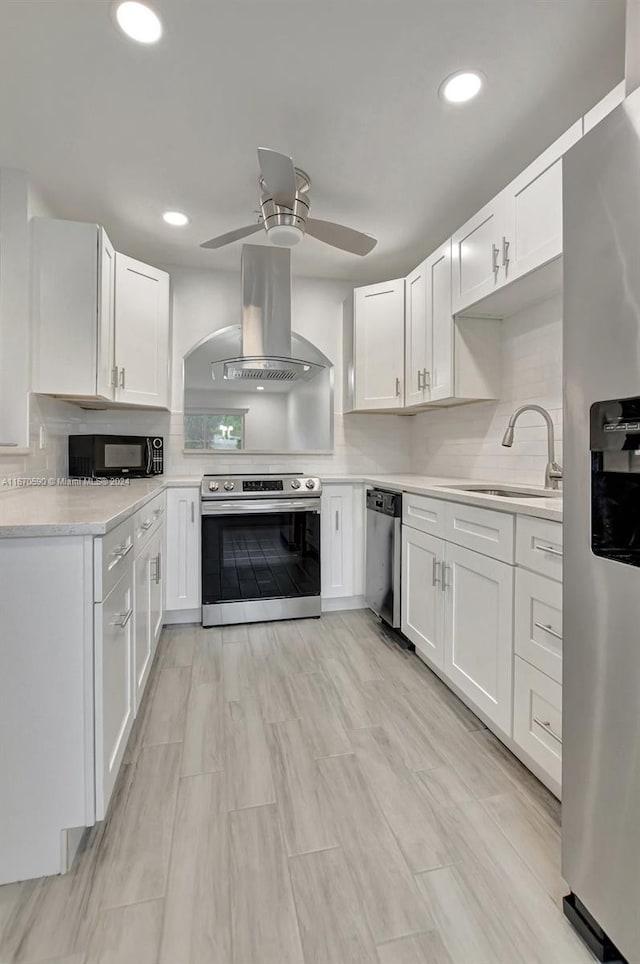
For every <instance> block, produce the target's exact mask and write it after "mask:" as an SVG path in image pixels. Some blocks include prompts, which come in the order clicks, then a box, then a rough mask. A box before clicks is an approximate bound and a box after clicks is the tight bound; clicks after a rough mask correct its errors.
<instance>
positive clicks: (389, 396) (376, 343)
mask: <svg viewBox="0 0 640 964" xmlns="http://www.w3.org/2000/svg"><path fill="white" fill-rule="evenodd" d="M354 353H355V362H354V380H355V405H354V407H355V408H356V409H357V410H360V411H362V410H366V409H394V408H402V407H403V406H404V278H400V279H398V280H396V281H389V282H385V283H384V284H376V285H369V286H368V287H365V288H356V289H355V291H354Z"/></svg>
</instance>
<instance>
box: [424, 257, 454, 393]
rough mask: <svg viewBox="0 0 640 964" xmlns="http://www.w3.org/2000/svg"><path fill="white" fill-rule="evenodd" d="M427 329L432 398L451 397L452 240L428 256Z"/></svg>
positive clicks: (452, 359)
mask: <svg viewBox="0 0 640 964" xmlns="http://www.w3.org/2000/svg"><path fill="white" fill-rule="evenodd" d="M426 263H427V331H428V332H429V333H430V334H431V343H432V348H431V379H430V384H431V393H430V397H431V401H438V400H440V399H443V398H451V397H452V396H453V394H454V385H453V371H454V369H453V362H454V358H453V334H454V332H453V315H452V313H451V241H450V240H449V241H447V242H446V243H445V244H443V245H442V247H440V248H438V250H437V251H434V253H433V254H432V255H431V256H430V257H429V258H427V262H426Z"/></svg>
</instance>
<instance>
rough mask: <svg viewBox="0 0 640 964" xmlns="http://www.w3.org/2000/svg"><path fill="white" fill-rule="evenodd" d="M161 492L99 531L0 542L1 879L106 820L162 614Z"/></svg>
mask: <svg viewBox="0 0 640 964" xmlns="http://www.w3.org/2000/svg"><path fill="white" fill-rule="evenodd" d="M165 498H166V496H165V492H160V493H158V494H155V495H153V497H152V498H150V499H149V500H148V501H147V502H146V503H145V504H144V505H143V506H142V508H140V509H138V510H137V511H132V513H131V514H130V516H129V517H128V518H127V519H125V520H124V521H123V522H120V523H119V524H118V525H117V526H116V527H115V528H113V529H111V530H110V531H109V532H107V533H106V535H104V536H90V535H88V536H87V535H77V536H73V535H61V536H51V537H34V538H28V537H27V538H17V539H15V538H14V539H0V571H1V572H2V579H0V613H2V619H1V621H0V622H1V632H0V706H1V707H2V726H1V727H0V760H2V777H1V779H2V792H1V793H0V884H4V883H11V882H14V881H17V880H27V879H30V878H33V877H41V876H48V875H53V874H60V873H65V872H66V871H67V870H68V869H69V868H70V866H71V864H72V862H73V859H74V857H75V854H76V852H77V850H78V847H79V845H80V841H81V839H82V835H83V831H84V828H86V827H90V826H91V825H93V824H94V823H95V822H96V821H97V820H102V819H104V817H105V815H106V813H107V810H108V807H109V801H110V799H111V795H112V792H113V788H114V785H115V782H116V780H117V777H118V773H119V770H120V767H121V764H122V760H123V757H124V753H125V749H126V746H127V740H128V738H129V735H130V733H131V729H132V726H133V722H134V720H135V717H136V714H137V712H138V708H139V706H140V701H141V699H142V695H143V692H144V688H145V686H146V683H147V680H148V678H149V671H150V668H151V664H152V662H153V657H154V655H155V651H156V647H157V644H158V640H159V637H160V633H161V630H162V624H163V614H164V571H165V564H164V555H165V549H164V545H165Z"/></svg>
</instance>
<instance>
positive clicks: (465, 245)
mask: <svg viewBox="0 0 640 964" xmlns="http://www.w3.org/2000/svg"><path fill="white" fill-rule="evenodd" d="M509 215H510V211H509V205H508V200H507V195H506V193H505V192H502V193H501V194H499V195H498V196H497V197H495V198H494V199H493V200H492V201H490V202H489V204H486V205H485V206H484V207H483V208H482V209H481V210H480V211H478V213H477V214H474V216H473V217H472V218H471V219H470V220H469V221H467V223H466V224H464V225H463V226H462V227H461V228H460V229H459V230H458V231H456V232H455V234H454V235H453V237H452V239H451V245H452V256H453V270H452V278H453V287H452V297H451V302H452V310H453V313H454V314H457V312H459V311H461V310H462V309H463V308H466V307H467V306H468V305H472V304H474V303H475V302H476V301H480V300H481V299H482V298H486V297H487V295H490V294H491V293H492V292H493V291H495V289H496V287H497V286H498V285H499V284H502V283H503V282H504V281H505V280H507V277H508V263H506V259H505V257H504V251H503V238H507V235H508V234H509V227H510V216H509Z"/></svg>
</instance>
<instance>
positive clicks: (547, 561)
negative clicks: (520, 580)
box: [516, 515, 562, 581]
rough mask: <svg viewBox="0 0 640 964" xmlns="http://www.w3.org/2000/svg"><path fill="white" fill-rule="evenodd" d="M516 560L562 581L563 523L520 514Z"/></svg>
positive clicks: (517, 529) (522, 564) (519, 563)
mask: <svg viewBox="0 0 640 964" xmlns="http://www.w3.org/2000/svg"><path fill="white" fill-rule="evenodd" d="M516 562H517V563H518V565H519V566H525V567H526V568H527V569H533V571H534V572H539V573H540V574H541V575H543V576H549V578H550V579H558V580H559V581H562V523H561V522H549V521H548V519H532V518H531V516H525V515H519V516H518V523H517V527H516Z"/></svg>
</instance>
